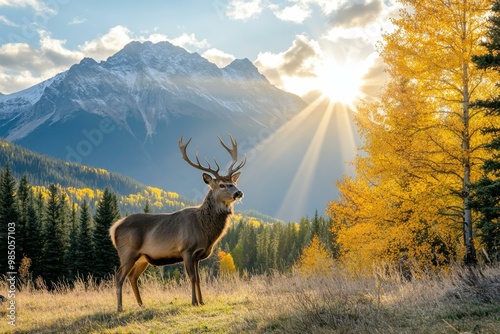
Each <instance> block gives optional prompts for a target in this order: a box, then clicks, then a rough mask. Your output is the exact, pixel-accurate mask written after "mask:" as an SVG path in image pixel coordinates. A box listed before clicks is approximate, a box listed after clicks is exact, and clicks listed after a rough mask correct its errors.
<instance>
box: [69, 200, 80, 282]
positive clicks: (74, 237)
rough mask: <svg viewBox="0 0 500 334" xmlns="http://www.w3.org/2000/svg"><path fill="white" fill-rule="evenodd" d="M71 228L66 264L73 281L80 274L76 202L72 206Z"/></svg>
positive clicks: (70, 279) (70, 278)
mask: <svg viewBox="0 0 500 334" xmlns="http://www.w3.org/2000/svg"><path fill="white" fill-rule="evenodd" d="M70 225H71V230H70V232H69V247H68V250H67V252H66V264H67V266H68V267H67V269H68V279H69V281H70V282H73V281H74V280H75V279H76V278H77V275H78V267H77V258H76V249H77V243H78V223H77V212H76V204H73V206H72V208H71V219H70Z"/></svg>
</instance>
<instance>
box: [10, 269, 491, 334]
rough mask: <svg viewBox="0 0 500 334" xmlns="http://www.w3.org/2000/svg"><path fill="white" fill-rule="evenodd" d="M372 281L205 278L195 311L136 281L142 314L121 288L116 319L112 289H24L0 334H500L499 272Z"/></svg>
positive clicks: (379, 274)
mask: <svg viewBox="0 0 500 334" xmlns="http://www.w3.org/2000/svg"><path fill="white" fill-rule="evenodd" d="M375 272H376V273H375V274H374V275H372V276H371V277H353V276H352V275H348V274H347V273H345V272H344V271H343V270H340V269H337V270H334V271H332V273H331V275H329V276H328V277H309V278H305V277H301V276H299V275H281V274H275V275H270V276H255V277H249V278H239V277H233V278H225V279H216V280H214V279H211V280H210V279H206V278H205V279H203V283H202V291H203V293H204V300H205V303H206V305H204V306H200V307H193V306H191V305H190V300H191V292H190V284H189V283H188V282H187V281H185V280H181V281H180V282H178V283H177V282H175V281H168V282H161V281H158V280H156V279H153V276H151V275H150V276H148V275H144V276H143V277H142V282H141V292H142V297H143V301H144V303H145V307H144V308H140V307H139V306H137V304H136V302H135V298H134V296H133V293H132V291H131V288H130V285H129V284H128V283H126V284H125V285H124V300H123V301H124V305H123V306H124V312H122V313H117V312H116V300H115V293H114V287H113V285H112V284H111V283H110V282H107V283H103V284H101V285H99V286H90V287H88V288H87V289H86V288H85V286H84V284H83V283H78V284H77V285H76V286H75V287H74V288H73V289H68V288H65V287H61V288H59V289H58V290H57V291H56V292H47V291H44V290H43V291H42V290H33V289H29V287H26V288H24V289H23V291H21V292H18V293H17V295H16V304H17V310H16V311H17V318H16V322H17V326H16V327H15V328H12V327H11V326H9V325H8V324H7V321H8V320H7V313H6V311H5V309H6V307H5V305H6V304H5V303H4V304H3V305H2V308H1V310H0V319H1V323H0V333H9V332H15V333H413V334H414V333H500V267H496V268H484V269H483V270H482V271H481V272H480V273H477V272H476V273H475V274H474V275H473V274H470V273H468V272H466V271H464V270H462V269H457V270H454V271H450V272H448V273H447V274H440V275H437V274H432V275H428V276H426V277H424V276H425V275H420V276H421V277H420V278H419V279H415V280H413V281H411V282H404V281H401V280H400V279H399V277H398V275H394V274H393V273H392V274H391V273H389V274H388V273H387V272H386V271H385V272H383V271H375ZM2 284H3V286H1V287H0V288H1V291H5V290H6V284H5V282H3V283H2ZM30 290H31V291H30Z"/></svg>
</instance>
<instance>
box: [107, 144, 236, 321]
mask: <svg viewBox="0 0 500 334" xmlns="http://www.w3.org/2000/svg"><path fill="white" fill-rule="evenodd" d="M231 141H232V142H233V150H230V149H228V148H226V146H225V145H224V144H223V145H224V147H225V148H226V149H227V150H228V151H229V152H230V154H231V156H232V157H233V164H232V165H231V167H230V169H229V174H228V175H227V176H219V175H218V173H217V172H218V170H217V171H213V170H211V169H209V168H203V170H205V171H208V172H215V173H213V174H214V175H216V178H215V179H214V178H212V177H211V176H210V175H208V174H206V173H203V180H204V181H205V183H206V184H208V185H209V187H210V190H209V191H208V193H207V195H206V196H205V199H204V200H203V203H202V204H201V205H199V206H196V207H190V208H185V209H183V210H179V211H176V212H173V213H164V214H146V213H136V214H132V215H130V216H128V217H125V218H123V219H120V220H118V221H117V222H115V223H114V224H113V226H111V228H110V236H111V240H112V242H113V245H114V246H115V248H116V249H117V251H118V256H119V258H120V268H119V269H118V271H117V272H116V277H115V279H116V293H117V300H118V311H119V312H120V311H122V286H123V282H124V280H125V278H126V277H128V279H129V281H130V283H131V285H132V290H133V292H134V295H135V298H136V300H137V303H138V304H139V305H140V306H142V300H141V296H140V293H139V288H138V286H137V280H138V279H139V276H140V275H141V274H142V273H143V272H144V270H146V268H147V267H148V265H150V264H151V265H156V266H158V265H169V264H174V263H179V262H184V266H185V268H186V273H187V275H188V276H189V278H190V280H191V286H192V304H193V305H199V304H203V298H202V295H201V288H200V277H199V269H198V266H199V262H200V261H201V260H203V259H206V258H207V257H209V256H210V255H211V254H212V250H213V247H214V245H215V244H216V243H217V242H218V241H219V240H220V238H221V237H222V236H223V235H224V233H225V232H226V229H227V226H228V222H229V217H230V216H231V214H232V213H233V204H234V202H235V201H236V200H239V199H241V198H242V197H243V193H242V192H241V191H240V190H239V189H238V188H237V187H236V182H237V180H238V178H239V176H240V173H236V171H237V170H238V169H240V168H241V167H243V165H244V162H243V163H241V164H240V165H239V166H238V167H237V168H236V169H235V170H233V169H232V166H234V162H235V161H234V159H235V156H236V157H237V147H234V145H235V142H234V140H233V139H232V138H231ZM221 142H222V140H221ZM188 144H189V142H188ZM179 147H180V148H181V151H183V148H184V151H183V156H185V159H186V158H187V156H186V155H185V148H186V147H187V144H186V145H185V146H182V140H181V141H179ZM234 151H236V155H234V154H233V153H232V152H234ZM190 164H191V165H194V164H192V163H191V162H190ZM195 167H196V166H195ZM199 169H202V168H199Z"/></svg>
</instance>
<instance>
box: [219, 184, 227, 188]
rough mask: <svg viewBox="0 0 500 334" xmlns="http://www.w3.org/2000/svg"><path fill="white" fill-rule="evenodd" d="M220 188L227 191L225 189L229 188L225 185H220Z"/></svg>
mask: <svg viewBox="0 0 500 334" xmlns="http://www.w3.org/2000/svg"><path fill="white" fill-rule="evenodd" d="M219 187H220V188H221V189H225V188H227V187H226V185H225V184H224V183H221V184H219Z"/></svg>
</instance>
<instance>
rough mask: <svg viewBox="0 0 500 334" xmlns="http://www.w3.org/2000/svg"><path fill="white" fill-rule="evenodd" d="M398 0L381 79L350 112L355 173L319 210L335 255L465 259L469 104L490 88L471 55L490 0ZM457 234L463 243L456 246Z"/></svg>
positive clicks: (473, 125)
mask: <svg viewBox="0 0 500 334" xmlns="http://www.w3.org/2000/svg"><path fill="white" fill-rule="evenodd" d="M400 3H402V5H403V9H402V10H401V13H400V16H399V17H398V18H396V19H394V20H393V23H394V25H395V26H396V29H395V31H394V32H393V33H390V34H388V35H386V36H384V40H383V41H382V43H381V44H380V55H381V58H382V59H383V61H384V63H385V65H386V68H387V72H388V74H389V75H390V80H389V81H388V83H387V84H386V85H385V87H384V90H383V92H382V93H381V96H379V99H378V100H377V101H376V102H373V103H364V104H362V105H361V106H360V107H359V113H358V114H357V115H356V122H357V125H358V128H359V131H360V134H361V136H362V137H363V139H364V144H363V146H362V147H361V149H362V150H363V151H365V153H366V154H364V155H359V156H358V157H357V158H356V160H355V162H354V165H355V169H356V176H355V177H353V178H351V177H345V178H344V179H343V180H341V181H340V182H338V187H339V191H340V198H339V200H337V201H334V202H332V203H330V205H329V207H328V209H327V212H328V214H329V215H330V216H332V218H333V221H334V222H335V224H336V226H334V227H332V229H334V230H335V231H336V233H337V234H338V236H339V240H340V245H341V247H342V250H341V255H342V256H343V257H344V258H345V257H346V256H348V255H349V254H350V255H349V256H354V255H353V254H356V252H357V253H358V254H356V256H358V257H359V254H377V256H378V258H379V260H382V261H385V260H392V261H398V257H401V255H405V256H410V257H417V258H418V259H417V260H418V261H420V262H421V264H423V265H426V264H427V265H428V264H432V265H440V264H442V263H444V262H447V261H451V260H454V259H455V258H456V257H457V256H458V254H459V253H460V252H461V253H462V254H465V256H464V258H465V261H466V263H474V262H475V250H474V242H473V233H472V215H471V212H470V209H469V208H468V201H469V197H470V195H469V185H470V183H471V181H472V180H473V179H474V178H475V177H477V175H478V167H477V165H478V164H475V163H476V162H477V161H479V160H480V159H481V158H482V156H483V154H484V152H483V151H482V150H481V148H482V144H483V143H484V138H483V137H482V134H481V133H480V131H479V129H480V128H481V124H482V122H483V118H482V115H481V112H480V111H477V110H474V111H472V110H471V109H470V108H469V103H470V102H471V101H472V100H473V99H477V98H481V97H482V95H484V94H488V93H489V91H491V90H492V88H493V86H494V85H493V84H491V82H492V81H489V80H486V79H487V78H485V76H484V73H483V72H482V71H478V70H477V69H476V68H475V66H474V64H473V63H472V60H471V58H472V56H473V55H474V54H478V53H479V54H480V53H482V52H483V51H484V50H483V47H482V46H481V39H482V38H483V36H484V33H485V24H484V23H485V20H486V19H487V14H488V10H489V8H490V6H491V3H492V1H490V0H468V1H466V0H455V1H451V0H438V1H433V2H430V1H418V0H402V1H400ZM488 83H490V84H489V85H488ZM358 224H363V225H361V226H363V227H364V228H360V226H357V225H358ZM376 228H379V229H380V230H381V232H383V233H371V234H370V235H371V236H372V237H370V235H369V236H368V238H369V240H370V242H368V241H367V240H366V235H365V236H363V237H362V236H361V235H360V234H361V233H364V232H363V231H366V230H367V229H368V230H369V231H376ZM461 235H462V236H463V240H464V241H463V243H464V244H465V247H463V248H462V249H459V248H460V247H459V243H460V236H461ZM355 240H365V242H363V243H361V244H360V243H356V242H354V241H355ZM372 241H373V242H372ZM377 245H378V247H377ZM370 247H371V248H373V249H371V250H370ZM436 251H439V252H440V253H436ZM429 255H432V256H429ZM375 257H376V256H372V260H374V261H375ZM429 259H430V260H429ZM426 261H427V263H425V262H426ZM364 265H366V266H368V265H369V263H366V261H365V264H364Z"/></svg>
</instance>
